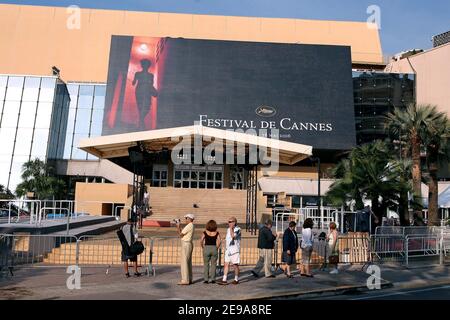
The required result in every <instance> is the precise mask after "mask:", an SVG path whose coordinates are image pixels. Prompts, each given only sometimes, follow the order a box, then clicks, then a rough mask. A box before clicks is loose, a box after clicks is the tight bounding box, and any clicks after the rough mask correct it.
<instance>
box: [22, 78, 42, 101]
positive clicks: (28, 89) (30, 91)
mask: <svg viewBox="0 0 450 320" xmlns="http://www.w3.org/2000/svg"><path fill="white" fill-rule="evenodd" d="M40 85H41V78H38V77H26V78H25V86H24V88H23V96H22V101H37V100H38V96H39V87H40Z"/></svg>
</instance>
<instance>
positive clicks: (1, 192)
mask: <svg viewBox="0 0 450 320" xmlns="http://www.w3.org/2000/svg"><path fill="white" fill-rule="evenodd" d="M0 199H14V194H13V193H12V192H11V190H9V189H8V188H5V186H4V185H2V184H0Z"/></svg>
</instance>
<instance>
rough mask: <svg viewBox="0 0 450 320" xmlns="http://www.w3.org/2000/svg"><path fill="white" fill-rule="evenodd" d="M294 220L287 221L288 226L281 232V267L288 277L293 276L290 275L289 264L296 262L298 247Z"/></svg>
mask: <svg viewBox="0 0 450 320" xmlns="http://www.w3.org/2000/svg"><path fill="white" fill-rule="evenodd" d="M296 226H297V223H296V222H295V221H291V222H289V227H288V228H287V229H286V230H285V231H284V234H283V254H282V255H281V269H282V270H283V271H284V272H285V274H286V276H287V277H288V278H293V276H292V275H291V266H292V265H295V264H296V261H295V254H296V253H297V249H298V237H297V232H296V231H295V227H296Z"/></svg>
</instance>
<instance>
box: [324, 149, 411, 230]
mask: <svg viewBox="0 0 450 320" xmlns="http://www.w3.org/2000/svg"><path fill="white" fill-rule="evenodd" d="M406 168H407V164H406V163H400V162H398V161H397V160H395V159H394V158H393V155H392V154H391V153H390V152H389V148H388V146H387V144H386V143H385V142H382V141H376V142H374V143H371V144H366V145H363V146H359V147H357V148H355V149H353V150H352V151H351V153H350V155H349V157H348V159H344V160H342V161H341V162H340V163H339V164H338V165H337V166H336V167H335V168H334V169H333V170H332V174H333V176H334V178H336V179H337V181H336V182H335V183H333V184H332V185H331V187H330V190H329V191H328V193H327V197H328V200H329V201H331V202H332V203H333V204H336V205H346V204H347V203H348V202H350V201H356V209H357V210H359V209H362V208H363V207H364V204H363V200H364V199H368V200H371V201H372V211H373V212H374V213H375V215H376V216H377V218H378V220H379V221H382V218H383V215H384V214H385V212H386V209H387V208H393V207H394V206H399V205H401V204H404V203H405V201H406V204H407V202H408V197H407V194H408V191H410V190H411V186H410V185H409V184H408V183H406V182H405V179H404V178H405V175H404V174H402V173H403V172H404V170H405V169H406ZM406 180H408V179H407V178H406ZM405 194H406V200H405ZM406 207H407V206H406ZM403 208H404V205H403ZM408 220H409V219H408Z"/></svg>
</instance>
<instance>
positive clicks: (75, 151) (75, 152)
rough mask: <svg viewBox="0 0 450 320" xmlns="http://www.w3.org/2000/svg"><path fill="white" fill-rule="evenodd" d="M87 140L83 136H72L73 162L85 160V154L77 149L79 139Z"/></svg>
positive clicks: (85, 136)
mask: <svg viewBox="0 0 450 320" xmlns="http://www.w3.org/2000/svg"><path fill="white" fill-rule="evenodd" d="M85 138H87V135H85V134H75V135H74V136H73V148H72V159H74V160H86V159H87V153H86V152H85V151H83V150H81V149H79V148H78V146H79V144H80V140H81V139H85Z"/></svg>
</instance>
